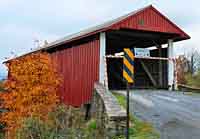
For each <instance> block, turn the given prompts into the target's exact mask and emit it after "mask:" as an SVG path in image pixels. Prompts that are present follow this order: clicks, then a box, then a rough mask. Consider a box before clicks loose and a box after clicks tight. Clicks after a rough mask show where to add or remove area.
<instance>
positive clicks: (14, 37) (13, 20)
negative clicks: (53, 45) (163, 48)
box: [0, 0, 200, 73]
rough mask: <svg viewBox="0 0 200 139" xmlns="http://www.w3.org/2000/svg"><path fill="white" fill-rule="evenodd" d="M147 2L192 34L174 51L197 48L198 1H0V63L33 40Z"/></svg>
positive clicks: (31, 45)
mask: <svg viewBox="0 0 200 139" xmlns="http://www.w3.org/2000/svg"><path fill="white" fill-rule="evenodd" d="M149 4H153V5H154V6H155V7H156V8H157V9H158V10H159V11H161V12H162V13H164V14H165V15H166V16H167V17H169V18H170V19H171V20H172V21H173V22H175V23H176V24H177V25H178V26H180V27H181V28H182V29H183V30H184V31H185V32H187V33H188V34H189V35H190V36H191V37H192V39H191V40H189V41H183V42H180V43H176V54H182V53H188V52H189V51H192V50H194V49H200V46H199V44H198V41H199V38H198V37H199V33H200V8H199V5H200V1H199V0H190V1H186V0H171V1H169V0H109V1H108V0H57V1H55V0H54V1H53V0H33V1H27V0H0V17H1V18H0V62H2V61H3V60H4V58H5V57H9V56H11V52H14V53H16V54H17V55H20V54H22V53H25V52H27V51H29V50H30V49H31V48H34V47H35V45H34V40H35V39H39V40H48V41H53V40H55V39H58V38H60V37H63V36H66V35H68V34H70V33H73V32H77V31H80V30H81V29H84V28H87V27H89V26H92V25H96V24H99V23H101V22H104V21H107V20H110V19H113V18H116V17H118V16H121V15H124V14H126V13H129V12H131V11H133V10H136V9H138V8H141V7H144V6H146V5H149ZM1 72H5V67H3V65H0V73H1Z"/></svg>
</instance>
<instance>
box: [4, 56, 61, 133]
mask: <svg viewBox="0 0 200 139" xmlns="http://www.w3.org/2000/svg"><path fill="white" fill-rule="evenodd" d="M6 66H7V67H8V69H9V78H8V80H7V81H6V82H5V84H4V86H5V89H6V90H7V92H6V93H3V95H2V96H1V99H2V100H3V103H2V104H1V107H2V108H5V109H7V110H8V112H6V113H3V114H2V115H1V117H0V122H2V123H5V124H6V127H7V128H6V129H7V131H9V132H14V131H15V129H16V128H18V127H20V123H21V120H22V119H24V118H26V117H30V116H37V117H40V118H41V119H45V117H46V116H47V114H48V112H49V111H52V110H53V109H54V108H55V107H56V105H57V104H58V103H59V97H58V95H57V94H58V87H59V84H60V82H61V79H60V76H59V74H58V73H57V72H56V68H55V66H54V65H53V62H52V61H51V59H50V57H49V55H48V54H47V53H33V54H30V55H27V56H23V57H21V58H19V59H15V60H12V61H11V62H9V63H7V64H6Z"/></svg>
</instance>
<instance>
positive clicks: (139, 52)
mask: <svg viewBox="0 0 200 139" xmlns="http://www.w3.org/2000/svg"><path fill="white" fill-rule="evenodd" d="M134 50H135V56H136V57H137V56H138V57H150V50H149V49H145V48H134Z"/></svg>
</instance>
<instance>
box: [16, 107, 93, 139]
mask: <svg viewBox="0 0 200 139" xmlns="http://www.w3.org/2000/svg"><path fill="white" fill-rule="evenodd" d="M75 123H76V124H75ZM95 125H96V122H95V121H94V120H91V121H89V122H88V123H86V122H85V121H84V117H83V116H82V113H81V111H80V109H78V108H72V107H67V106H65V105H60V106H58V107H57V108H56V109H55V110H54V111H52V112H49V113H48V118H47V119H46V120H45V121H43V120H41V119H39V118H38V117H30V118H26V119H24V121H23V125H22V127H21V128H20V129H19V130H18V131H17V134H16V136H17V137H16V138H17V139H66V138H67V139H74V138H81V139H94V138H95V131H96V126H95Z"/></svg>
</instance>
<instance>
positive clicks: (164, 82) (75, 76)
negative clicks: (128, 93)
mask: <svg viewBox="0 0 200 139" xmlns="http://www.w3.org/2000/svg"><path fill="white" fill-rule="evenodd" d="M189 38H190V37H189V36H188V35H187V34H186V33H185V32H184V31H183V30H181V29H180V28H179V27H178V26H176V25H175V24H174V23H173V22H171V21H170V20H169V19H168V18H166V17H165V16H164V15H163V14H161V13H160V12H159V11H158V10H156V9H155V8H154V7H153V6H148V7H145V8H143V9H140V10H137V11H134V12H132V13H130V14H127V15H125V16H122V17H119V18H117V19H115V20H112V21H109V22H106V23H104V24H101V25H99V26H96V27H93V28H89V29H87V30H84V31H81V32H79V33H76V34H72V35H70V36H67V37H64V38H62V39H60V40H57V41H55V42H52V43H50V44H47V45H46V46H44V47H42V48H41V49H39V50H35V51H32V52H30V53H35V52H38V51H46V52H49V53H50V54H51V56H52V59H53V60H55V61H56V62H57V63H58V70H59V72H60V73H61V74H62V75H63V77H64V82H63V85H62V87H61V88H60V92H61V99H62V101H63V102H65V103H66V104H69V105H73V106H80V105H82V104H86V103H89V102H90V99H91V97H92V93H93V87H94V83H95V82H101V83H103V84H106V83H107V84H108V87H109V89H122V88H123V87H124V83H123V81H121V79H122V71H121V67H122V59H120V58H119V59H111V58H107V59H105V56H106V55H114V54H116V53H119V52H122V51H123V48H125V47H129V48H130V47H139V48H149V47H152V46H156V47H157V49H155V50H152V51H151V55H152V56H154V57H165V58H167V57H173V42H177V41H182V40H186V39H189ZM163 44H168V47H167V48H163V47H162V45H163ZM30 53H28V54H30ZM105 60H106V61H107V64H105ZM8 62H9V61H8ZM141 62H143V63H144V64H145V65H146V70H148V71H146V70H145V69H144V67H143V66H144V65H143V66H142V64H141ZM135 70H136V75H135V79H136V84H135V87H137V88H150V87H159V88H166V89H167V88H168V87H171V86H172V85H173V84H174V82H173V77H174V76H173V74H174V70H173V66H172V63H170V62H168V61H162V62H161V61H151V60H137V61H136V63H135ZM146 72H149V73H150V74H151V75H149V74H146ZM106 73H107V74H106ZM106 76H107V78H108V79H107V80H106ZM149 76H152V77H151V78H150V77H149ZM152 80H154V83H152ZM155 82H156V84H155ZM156 85H157V86H156Z"/></svg>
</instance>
